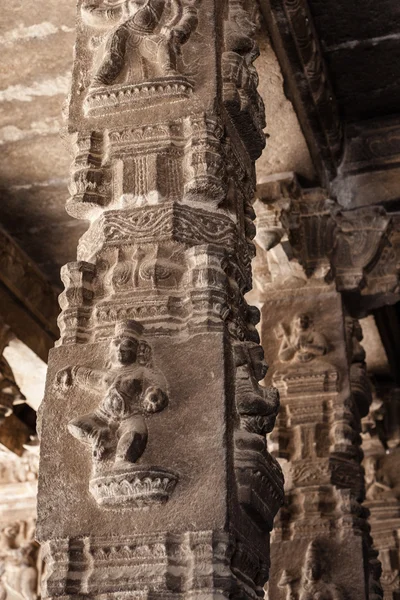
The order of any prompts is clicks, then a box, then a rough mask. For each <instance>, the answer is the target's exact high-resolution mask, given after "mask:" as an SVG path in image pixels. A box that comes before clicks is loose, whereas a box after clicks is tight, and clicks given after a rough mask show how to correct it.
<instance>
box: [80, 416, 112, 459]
mask: <svg viewBox="0 0 400 600" xmlns="http://www.w3.org/2000/svg"><path fill="white" fill-rule="evenodd" d="M68 430H69V431H70V433H71V434H72V435H73V436H74V437H76V438H77V439H78V440H81V441H83V442H85V443H87V444H91V445H92V451H93V457H94V458H95V459H96V460H101V459H102V458H103V456H104V454H105V453H106V452H107V450H110V449H111V448H112V447H113V446H115V437H114V435H112V432H111V431H110V426H109V424H108V423H107V422H106V421H105V420H104V419H102V418H101V417H98V416H97V415H95V414H92V415H85V416H83V417H78V418H77V419H72V420H71V421H70V422H69V423H68Z"/></svg>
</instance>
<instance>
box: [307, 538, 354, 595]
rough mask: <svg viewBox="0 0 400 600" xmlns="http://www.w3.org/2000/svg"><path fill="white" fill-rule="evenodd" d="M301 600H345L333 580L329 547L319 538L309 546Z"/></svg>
mask: <svg viewBox="0 0 400 600" xmlns="http://www.w3.org/2000/svg"><path fill="white" fill-rule="evenodd" d="M299 600H344V596H343V593H342V592H341V590H340V589H339V587H338V586H337V585H335V584H334V583H333V581H332V576H331V566H330V563H329V558H328V556H327V548H325V547H324V545H323V541H322V540H320V539H318V538H317V539H316V540H313V541H312V542H311V543H310V544H309V546H308V548H307V553H306V558H305V564H304V567H303V577H302V583H301V592H300V596H299Z"/></svg>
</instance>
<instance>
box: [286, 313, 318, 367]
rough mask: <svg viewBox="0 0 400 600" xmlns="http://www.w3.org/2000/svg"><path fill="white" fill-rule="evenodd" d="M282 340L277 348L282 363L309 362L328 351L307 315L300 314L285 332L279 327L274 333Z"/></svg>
mask: <svg viewBox="0 0 400 600" xmlns="http://www.w3.org/2000/svg"><path fill="white" fill-rule="evenodd" d="M276 335H277V337H278V338H279V339H282V342H281V346H280V348H279V358H280V360H281V361H283V362H288V361H291V360H293V361H296V362H300V363H305V362H310V361H311V360H313V359H314V358H317V357H318V356H323V355H324V354H326V353H327V351H328V344H327V341H326V339H325V336H323V335H322V334H321V333H318V332H317V331H315V330H314V328H313V320H312V318H311V317H310V316H309V315H307V314H301V315H298V316H296V317H295V318H294V319H293V322H292V326H291V330H290V331H285V329H284V327H283V326H282V325H281V326H280V327H279V328H278V330H277V331H276Z"/></svg>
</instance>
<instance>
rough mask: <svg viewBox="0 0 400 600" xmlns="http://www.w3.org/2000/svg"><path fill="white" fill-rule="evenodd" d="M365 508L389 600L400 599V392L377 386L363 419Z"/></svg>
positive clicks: (386, 595)
mask: <svg viewBox="0 0 400 600" xmlns="http://www.w3.org/2000/svg"><path fill="white" fill-rule="evenodd" d="M362 425H363V434H362V437H363V445H362V448H363V452H364V461H363V464H364V469H365V484H366V502H365V505H366V506H367V507H368V509H369V511H370V523H371V532H372V536H373V540H374V547H375V548H376V549H377V550H378V552H379V560H380V561H381V563H382V577H381V583H382V587H383V590H384V594H385V596H384V597H385V600H386V599H387V600H397V599H398V598H399V597H400V473H399V460H400V446H399V443H400V439H399V432H400V390H399V389H398V388H396V387H387V386H384V387H381V386H376V388H375V389H374V400H373V402H372V405H371V408H370V412H369V414H368V416H367V417H365V418H364V419H363V424H362Z"/></svg>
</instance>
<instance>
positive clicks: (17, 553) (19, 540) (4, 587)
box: [0, 521, 39, 600]
mask: <svg viewBox="0 0 400 600" xmlns="http://www.w3.org/2000/svg"><path fill="white" fill-rule="evenodd" d="M38 547H39V546H38V544H37V543H36V542H35V541H33V530H32V531H30V532H29V531H28V525H27V523H25V522H23V521H17V522H15V523H11V524H8V525H6V526H5V527H3V528H2V529H1V532H0V598H1V600H6V598H20V599H22V600H37V598H38V597H39V596H38V589H37V588H38V571H37V560H38Z"/></svg>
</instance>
